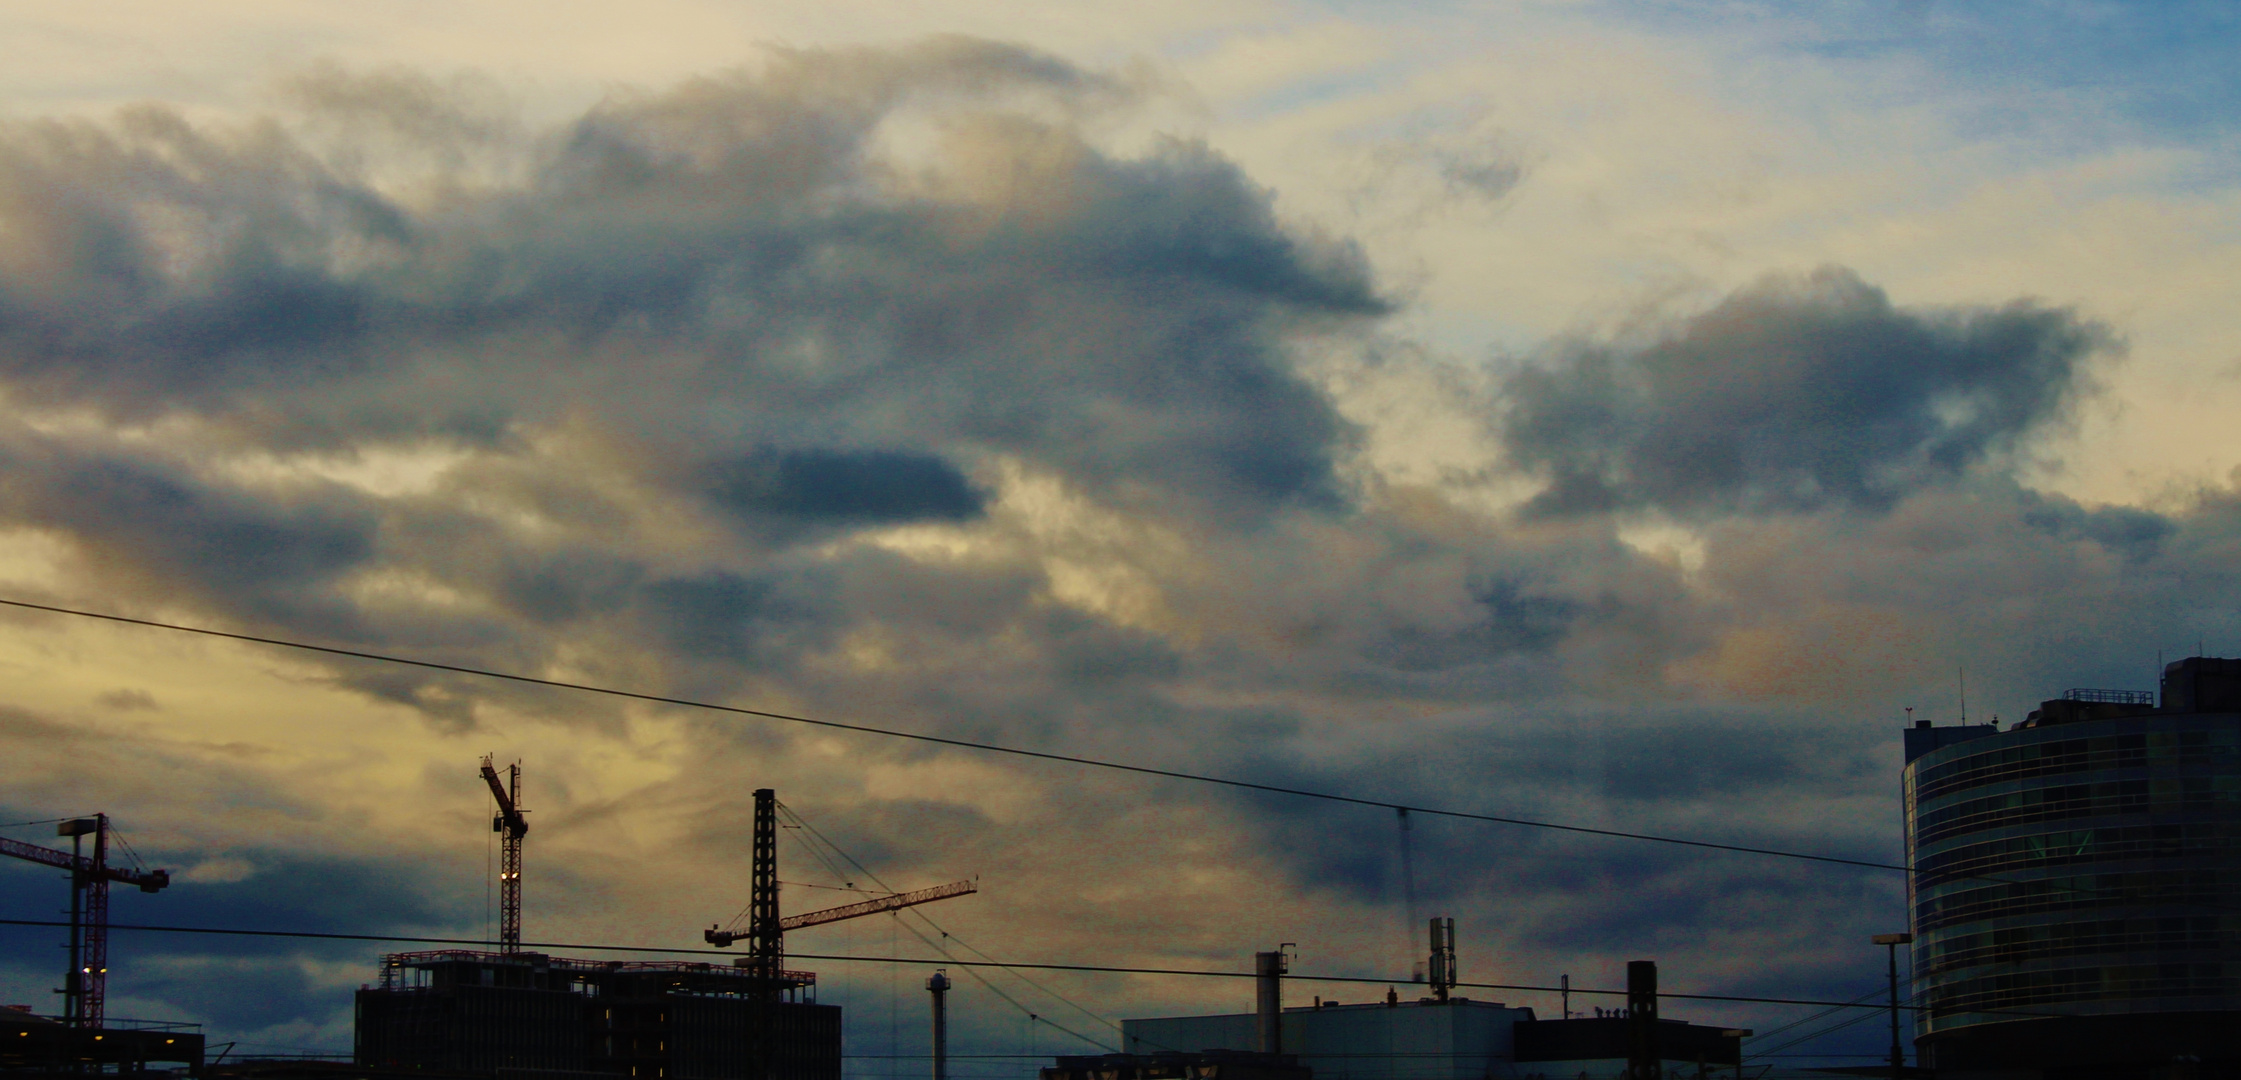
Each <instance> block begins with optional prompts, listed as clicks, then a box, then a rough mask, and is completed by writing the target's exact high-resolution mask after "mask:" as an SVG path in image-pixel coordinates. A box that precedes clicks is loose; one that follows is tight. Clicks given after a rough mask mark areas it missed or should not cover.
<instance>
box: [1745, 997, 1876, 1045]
mask: <svg viewBox="0 0 2241 1080" xmlns="http://www.w3.org/2000/svg"><path fill="white" fill-rule="evenodd" d="M1912 1000H1913V998H1912V997H1904V998H1900V999H1899V1007H1900V1008H1905V1007H1906V1003H1907V1002H1909V1001H1912ZM1884 1007H1885V1008H1889V1006H1887V1005H1886V1006H1884ZM1873 1019H1875V1014H1874V1013H1872V1012H1863V1013H1860V1014H1859V1015H1857V1016H1853V1017H1851V1018H1849V1019H1846V1020H1843V1021H1840V1022H1838V1023H1835V1024H1831V1025H1829V1026H1828V1027H1825V1028H1819V1029H1817V1030H1814V1031H1808V1032H1806V1033H1805V1034H1803V1035H1799V1036H1796V1037H1794V1038H1791V1039H1789V1040H1787V1041H1784V1042H1781V1043H1778V1044H1776V1045H1774V1046H1770V1047H1768V1048H1767V1050H1766V1053H1767V1054H1774V1053H1777V1052H1779V1051H1783V1050H1787V1049H1789V1048H1791V1047H1793V1046H1803V1045H1804V1044H1806V1043H1809V1042H1812V1041H1813V1040H1815V1039H1819V1038H1823V1037H1826V1036H1829V1035H1834V1034H1836V1033H1837V1032H1839V1031H1843V1030H1844V1029H1845V1028H1848V1027H1851V1026H1852V1025H1854V1024H1860V1023H1865V1022H1867V1021H1869V1020H1873ZM1745 1056H1746V1057H1761V1056H1764V1055H1759V1054H1747V1055H1745Z"/></svg>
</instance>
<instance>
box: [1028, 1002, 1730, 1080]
mask: <svg viewBox="0 0 2241 1080" xmlns="http://www.w3.org/2000/svg"><path fill="white" fill-rule="evenodd" d="M1253 1022H1254V1014H1252V1013H1233V1014H1228V1015H1220V1016H1176V1017H1163V1018H1159V1019H1148V1020H1123V1021H1121V1033H1122V1039H1123V1047H1124V1049H1126V1050H1128V1051H1129V1052H1130V1053H1131V1054H1134V1055H1139V1056H1154V1055H1156V1054H1158V1053H1161V1052H1169V1053H1172V1052H1175V1051H1181V1052H1184V1053H1186V1054H1193V1053H1206V1052H1209V1051H1211V1050H1213V1049H1214V1048H1220V1047H1237V1046H1247V1045H1251V1044H1252V1041H1253ZM1654 1026H1655V1028H1656V1032H1657V1034H1656V1037H1655V1038H1656V1044H1657V1053H1656V1056H1657V1057H1658V1058H1659V1059H1660V1060H1661V1061H1662V1062H1663V1065H1664V1072H1665V1075H1666V1076H1668V1077H1675V1078H1688V1077H1696V1076H1698V1075H1702V1074H1704V1073H1706V1072H1708V1071H1716V1072H1717V1074H1718V1075H1721V1076H1731V1075H1733V1071H1734V1067H1735V1063H1736V1062H1737V1061H1738V1060H1739V1057H1740V1054H1741V1046H1742V1041H1741V1033H1740V1032H1733V1031H1728V1030H1724V1029H1721V1028H1713V1027H1701V1026H1698V1025H1695V1024H1689V1023H1685V1022H1683V1021H1679V1020H1663V1019H1660V1020H1657V1021H1656V1022H1655V1025H1654ZM1630 1032H1631V1024H1630V1021H1629V1020H1628V1019H1626V1018H1624V1017H1622V1016H1619V1015H1615V1014H1614V1015H1612V1016H1609V1017H1581V1018H1575V1019H1569V1020H1538V1019H1535V1018H1534V1016H1533V1010H1532V1009H1529V1008H1523V1007H1517V1006H1508V1005H1502V1004H1499V1003H1496V1002H1487V1001H1472V1000H1470V999H1468V998H1454V997H1451V998H1449V999H1448V1000H1446V1001H1440V1000H1437V999H1435V998H1422V999H1419V1000H1414V1001H1402V1000H1399V998H1398V997H1397V996H1395V997H1393V998H1391V999H1389V1000H1382V1001H1371V1002H1368V1003H1364V1004H1347V1005H1342V1004H1339V1003H1337V1002H1322V1003H1320V1004H1316V1005H1309V1006H1301V1007H1294V1008H1288V1009H1285V1010H1283V1046H1284V1049H1285V1050H1286V1051H1287V1053H1286V1055H1285V1056H1286V1057H1287V1058H1290V1057H1296V1058H1297V1060H1298V1062H1299V1063H1300V1064H1301V1065H1303V1066H1307V1067H1309V1068H1311V1069H1313V1070H1314V1074H1315V1080H1490V1078H1491V1080H1513V1078H1514V1080H1533V1078H1545V1080H1576V1078H1577V1077H1580V1076H1583V1075H1584V1076H1587V1077H1590V1078H1592V1080H1611V1078H1614V1077H1620V1076H1623V1075H1625V1074H1626V1072H1627V1068H1628V1058H1629V1050H1630V1043H1631V1038H1632V1036H1631V1034H1630ZM1225 1075H1226V1074H1225ZM1044 1076H1045V1078H1046V1080H1061V1078H1057V1077H1051V1076H1050V1073H1049V1071H1047V1070H1046V1072H1045V1073H1044Z"/></svg>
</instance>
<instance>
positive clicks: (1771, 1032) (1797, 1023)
mask: <svg viewBox="0 0 2241 1080" xmlns="http://www.w3.org/2000/svg"><path fill="white" fill-rule="evenodd" d="M1880 993H1883V991H1882V990H1880V989H1876V990H1870V991H1868V992H1867V993H1865V994H1861V995H1860V996H1859V997H1856V998H1853V999H1852V1000H1851V1001H1850V1002H1848V1003H1847V1004H1849V1005H1852V1006H1858V1005H1859V1004H1860V1003H1861V1002H1864V1001H1866V1000H1867V999H1869V998H1871V997H1874V996H1876V995H1877V994H1880ZM1843 1008H1845V1006H1844V1005H1836V1006H1831V1007H1829V1008H1826V1009H1823V1010H1821V1011H1820V1012H1817V1013H1814V1014H1812V1015H1811V1016H1807V1017H1805V1018H1803V1019H1799V1020H1792V1021H1790V1022H1789V1023H1787V1024H1784V1025H1782V1026H1781V1027H1778V1028H1768V1029H1767V1030H1765V1031H1762V1032H1759V1033H1758V1034H1756V1035H1753V1036H1750V1037H1749V1038H1746V1039H1744V1040H1743V1041H1744V1042H1747V1043H1748V1042H1757V1041H1761V1040H1764V1039H1770V1038H1773V1037H1774V1036H1776V1035H1780V1034H1781V1033H1783V1032H1785V1031H1788V1030H1790V1029H1792V1028H1797V1027H1803V1026H1805V1025H1806V1024H1810V1023H1813V1022H1814V1021H1816V1020H1819V1019H1820V1018H1822V1017H1824V1016H1827V1015H1829V1014H1831V1013H1834V1012H1838V1011H1840V1010H1842V1009H1843Z"/></svg>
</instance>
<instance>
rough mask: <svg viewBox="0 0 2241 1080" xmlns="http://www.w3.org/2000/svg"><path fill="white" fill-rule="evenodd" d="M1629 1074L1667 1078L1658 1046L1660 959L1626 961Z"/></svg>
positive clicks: (1639, 1078)
mask: <svg viewBox="0 0 2241 1080" xmlns="http://www.w3.org/2000/svg"><path fill="white" fill-rule="evenodd" d="M1626 1075H1627V1078H1628V1080H1664V1063H1663V1062H1662V1061H1660V1060H1659V1056H1658V1048H1657V962H1656V961H1654V960H1630V961H1628V962H1627V964H1626Z"/></svg>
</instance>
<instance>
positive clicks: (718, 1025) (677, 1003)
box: [354, 757, 978, 1080]
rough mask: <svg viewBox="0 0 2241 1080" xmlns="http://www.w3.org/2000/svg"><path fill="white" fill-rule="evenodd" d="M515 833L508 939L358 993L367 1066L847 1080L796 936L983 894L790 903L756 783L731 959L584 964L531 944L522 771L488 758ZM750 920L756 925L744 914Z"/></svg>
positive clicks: (723, 934)
mask: <svg viewBox="0 0 2241 1080" xmlns="http://www.w3.org/2000/svg"><path fill="white" fill-rule="evenodd" d="M482 777H483V780H484V781H485V782H486V783H488V784H489V786H490V792H491V796H492V799H493V800H494V801H495V802H496V804H497V808H498V812H497V814H496V816H495V817H494V818H493V820H492V822H491V829H492V831H494V832H496V833H499V834H500V836H501V845H502V847H503V856H502V858H501V860H500V870H499V907H500V918H499V948H498V951H496V952H476V951H465V950H456V949H453V950H442V951H436V952H415V953H395V954H391V955H389V956H385V957H383V958H382V961H381V981H380V983H379V984H378V985H375V986H368V987H366V988H364V989H361V990H359V991H358V997H357V1045H356V1047H355V1049H354V1056H355V1058H356V1060H357V1063H358V1064H359V1065H361V1066H372V1067H382V1068H401V1069H415V1070H429V1071H445V1072H456V1073H468V1074H475V1075H480V1076H498V1077H500V1078H503V1080H529V1078H530V1077H532V1076H533V1075H535V1074H547V1075H555V1076H557V1074H584V1073H591V1074H603V1075H609V1076H635V1077H646V1078H652V1080H670V1078H674V1080H840V1037H841V1011H840V1007H839V1006H837V1005H819V1004H818V1003H817V976H816V975H815V974H812V973H810V972H806V971H788V970H786V968H785V947H784V934H785V932H786V931H788V930H798V929H801V928H803V927H808V926H819V925H823V924H825V923H831V922H839V921H842V920H844V919H853V918H858V917H860V916H864V915H872V914H877V913H879V912H884V911H894V910H897V909H900V908H905V907H911V906H914V905H917V904H924V903H930V902H932V901H935V900H943V899H947V898H949V897H952V896H962V895H965V894H966V893H971V892H974V891H977V888H978V887H977V886H976V885H975V884H974V883H973V882H970V881H959V882H952V883H950V884H948V885H942V886H938V887H935V888H931V889H923V890H919V891H917V892H909V893H900V894H896V895H891V896H878V897H874V898H872V899H869V900H864V901H861V902H858V903H854V904H847V905H843V906H841V907H836V908H827V909H825V910H822V911H811V912H805V913H803V914H799V915H790V916H781V915H779V913H778V813H779V811H780V809H781V807H780V805H779V803H778V797H777V795H776V793H775V792H773V791H771V790H770V789H768V788H764V789H761V790H758V791H756V792H755V816H754V834H753V838H754V851H753V882H752V885H751V899H750V901H749V903H748V906H747V911H746V912H745V913H744V915H743V917H742V920H739V921H735V925H734V926H733V927H732V928H725V927H723V926H720V925H719V926H713V927H710V928H709V929H708V930H706V931H705V932H704V933H703V935H702V936H703V937H704V938H705V939H706V940H707V941H708V943H709V944H711V945H715V946H718V947H723V946H728V945H731V944H732V943H733V942H735V941H744V942H746V943H747V946H748V948H747V955H745V956H742V957H740V958H738V959H737V960H734V961H732V962H731V963H729V964H713V963H681V962H673V961H607V960H577V959H570V958H567V957H560V956H549V955H546V954H544V953H539V952H530V951H526V950H524V949H523V947H522V943H521V884H522V850H521V849H522V840H523V838H524V837H526V836H527V835H528V833H529V821H528V819H527V818H526V817H525V816H524V815H525V814H526V811H524V810H523V809H522V808H521V805H520V801H521V767H520V766H519V765H513V766H510V767H509V768H508V769H507V772H506V775H505V776H504V778H503V779H502V778H501V776H500V774H499V772H498V770H497V768H496V767H495V766H494V765H493V764H492V762H491V760H490V759H489V758H487V757H486V758H484V759H483V763H482ZM740 922H743V923H744V925H740V924H739V923H740Z"/></svg>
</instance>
